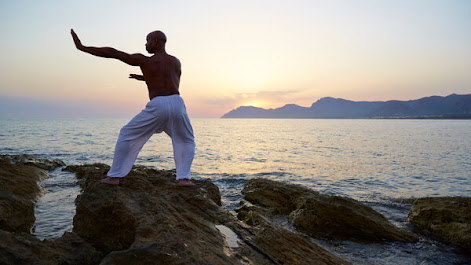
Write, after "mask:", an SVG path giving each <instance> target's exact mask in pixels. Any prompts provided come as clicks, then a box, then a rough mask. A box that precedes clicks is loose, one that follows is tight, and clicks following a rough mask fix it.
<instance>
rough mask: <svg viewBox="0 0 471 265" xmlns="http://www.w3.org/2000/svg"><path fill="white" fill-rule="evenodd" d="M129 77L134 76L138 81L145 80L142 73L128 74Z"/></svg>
mask: <svg viewBox="0 0 471 265" xmlns="http://www.w3.org/2000/svg"><path fill="white" fill-rule="evenodd" d="M129 78H134V79H137V80H139V81H145V79H144V76H143V75H135V74H129Z"/></svg>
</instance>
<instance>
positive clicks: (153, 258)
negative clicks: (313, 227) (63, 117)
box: [74, 165, 346, 264]
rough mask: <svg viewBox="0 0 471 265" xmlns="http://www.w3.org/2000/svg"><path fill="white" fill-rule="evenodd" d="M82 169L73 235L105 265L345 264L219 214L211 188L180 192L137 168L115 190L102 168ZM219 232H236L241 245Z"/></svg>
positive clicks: (170, 178)
mask: <svg viewBox="0 0 471 265" xmlns="http://www.w3.org/2000/svg"><path fill="white" fill-rule="evenodd" d="M82 167H83V170H81V171H80V172H81V173H80V174H81V176H80V177H81V178H83V179H85V181H84V190H83V194H82V195H80V196H79V197H78V198H77V201H76V202H77V211H76V215H75V218H74V232H75V233H77V234H78V235H79V236H80V237H82V238H83V239H85V240H86V241H87V242H89V243H90V244H92V245H93V246H94V247H95V248H96V249H98V250H100V251H101V252H102V253H104V254H105V255H106V257H105V258H104V259H103V260H102V262H101V264H344V263H346V262H344V261H343V260H341V259H340V258H337V257H335V256H334V255H332V254H330V253H328V252H327V251H325V250H323V249H321V250H319V251H317V250H318V249H320V248H319V247H317V246H315V245H314V244H313V243H311V242H310V241H309V240H308V239H306V238H303V237H302V236H299V235H297V236H291V234H289V235H290V236H286V235H285V234H286V231H285V230H283V229H281V228H280V227H269V226H265V227H264V228H258V227H251V226H248V225H246V224H244V223H243V222H240V221H239V220H238V219H237V218H236V217H235V216H233V215H232V214H231V213H230V212H228V211H227V210H225V209H223V208H222V207H221V206H220V195H219V190H218V188H217V187H216V186H215V185H214V184H213V183H212V182H210V181H207V180H194V182H195V183H196V184H197V186H196V187H179V186H178V185H177V182H176V181H175V175H174V174H173V173H172V172H169V171H157V170H153V169H146V168H138V169H137V170H134V171H132V172H131V173H130V174H129V175H128V176H126V177H125V178H124V179H122V180H121V183H120V185H119V186H112V185H106V184H100V183H98V179H99V178H103V177H104V175H103V174H104V172H105V171H107V170H106V168H105V167H103V166H97V165H93V166H82ZM77 172H78V171H77ZM216 226H219V227H220V226H223V227H225V228H227V229H229V230H231V231H233V232H235V233H236V235H237V236H238V245H237V246H236V247H235V246H230V245H229V244H228V243H227V241H226V239H225V238H226V237H228V235H225V234H224V233H222V232H221V231H220V230H219V229H218V228H217V227H216ZM278 229H281V230H278ZM313 248H315V249H316V251H312V249H313ZM312 260H317V261H318V262H316V263H312V262H311V261H312Z"/></svg>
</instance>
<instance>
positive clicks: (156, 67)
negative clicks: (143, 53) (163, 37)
mask: <svg viewBox="0 0 471 265" xmlns="http://www.w3.org/2000/svg"><path fill="white" fill-rule="evenodd" d="M139 66H140V68H141V71H142V74H143V75H144V80H145V82H146V84H147V88H148V89H149V98H150V99H153V98H154V97H158V96H169V95H175V94H179V91H178V87H179V85H180V75H181V64H180V61H179V60H178V59H177V58H176V57H174V56H171V55H168V54H167V53H156V54H154V55H153V56H151V57H147V60H145V62H144V63H142V64H140V65H139Z"/></svg>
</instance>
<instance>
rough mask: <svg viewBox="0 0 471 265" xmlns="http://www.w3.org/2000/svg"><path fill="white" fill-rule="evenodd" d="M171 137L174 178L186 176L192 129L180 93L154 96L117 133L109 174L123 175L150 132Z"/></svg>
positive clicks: (190, 159)
mask: <svg viewBox="0 0 471 265" xmlns="http://www.w3.org/2000/svg"><path fill="white" fill-rule="evenodd" d="M161 132H165V133H167V134H168V135H169V136H170V137H171V138H172V144H173V156H174V159H175V167H176V169H177V180H179V179H190V178H191V174H190V167H191V163H192V162H193V157H194V155H195V141H194V137H193V128H192V127H191V124H190V119H189V118H188V115H187V113H186V108H185V103H184V102H183V99H182V98H181V97H180V95H171V96H161V97H155V98H153V99H152V100H151V101H149V103H147V105H146V108H145V109H144V110H142V111H141V112H140V113H139V114H137V115H136V117H134V118H133V119H132V120H131V121H130V122H129V123H128V124H127V125H126V126H124V127H123V128H122V129H121V131H120V132H119V137H118V141H117V143H116V148H115V151H114V158H113V164H112V166H111V169H110V171H109V172H108V176H109V177H118V178H121V177H124V176H126V175H127V174H128V173H129V171H131V168H132V166H133V164H134V162H135V161H136V158H137V155H138V154H139V152H140V151H141V149H142V147H143V146H144V144H145V143H146V142H147V140H149V138H150V137H151V136H152V135H153V134H154V133H161Z"/></svg>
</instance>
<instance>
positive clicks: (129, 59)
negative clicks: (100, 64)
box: [70, 29, 147, 66]
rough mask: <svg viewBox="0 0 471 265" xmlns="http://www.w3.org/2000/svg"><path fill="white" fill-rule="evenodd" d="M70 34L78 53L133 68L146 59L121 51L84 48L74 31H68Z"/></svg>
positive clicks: (104, 48) (107, 48)
mask: <svg viewBox="0 0 471 265" xmlns="http://www.w3.org/2000/svg"><path fill="white" fill-rule="evenodd" d="M70 33H71V34H72V38H73V39H74V43H75V47H76V48H77V49H79V50H80V51H83V52H86V53H90V54H92V55H95V56H99V57H104V58H114V59H118V60H120V61H122V62H124V63H127V64H129V65H133V66H139V65H141V64H142V62H143V61H144V60H145V59H146V58H147V57H145V56H144V55H142V54H140V53H137V54H128V53H125V52H122V51H118V50H116V49H115V48H111V47H91V46H84V45H83V44H82V42H81V41H80V39H79V38H78V36H77V34H75V32H74V30H73V29H72V30H70Z"/></svg>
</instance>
